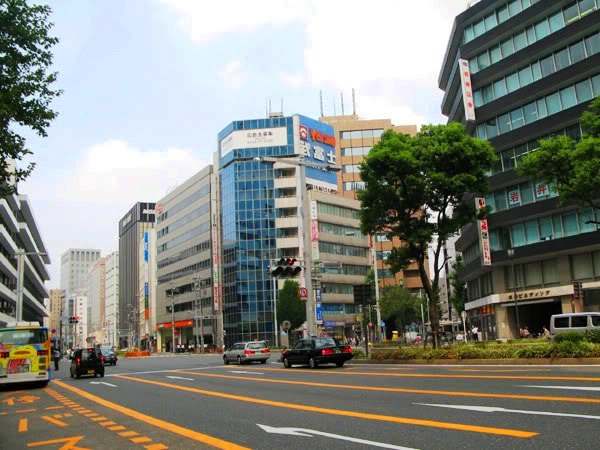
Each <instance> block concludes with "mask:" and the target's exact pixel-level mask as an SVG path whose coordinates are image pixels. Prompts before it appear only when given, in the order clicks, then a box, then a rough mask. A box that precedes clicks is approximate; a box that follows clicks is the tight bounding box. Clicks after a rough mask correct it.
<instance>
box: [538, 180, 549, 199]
mask: <svg viewBox="0 0 600 450" xmlns="http://www.w3.org/2000/svg"><path fill="white" fill-rule="evenodd" d="M549 194H550V189H549V187H548V185H547V184H546V183H544V182H543V181H540V182H539V183H536V184H535V197H536V198H544V197H548V195H549Z"/></svg>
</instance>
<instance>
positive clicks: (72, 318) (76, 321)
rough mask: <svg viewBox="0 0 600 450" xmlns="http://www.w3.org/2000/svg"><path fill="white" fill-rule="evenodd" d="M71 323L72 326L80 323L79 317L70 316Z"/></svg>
mask: <svg viewBox="0 0 600 450" xmlns="http://www.w3.org/2000/svg"><path fill="white" fill-rule="evenodd" d="M69 323H70V324H75V323H79V316H69Z"/></svg>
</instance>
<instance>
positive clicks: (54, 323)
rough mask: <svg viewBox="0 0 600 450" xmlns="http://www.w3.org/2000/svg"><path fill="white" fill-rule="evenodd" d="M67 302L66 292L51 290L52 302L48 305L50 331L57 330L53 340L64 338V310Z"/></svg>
mask: <svg viewBox="0 0 600 450" xmlns="http://www.w3.org/2000/svg"><path fill="white" fill-rule="evenodd" d="M64 301H65V292H64V291H63V290H61V289H51V290H50V302H49V304H48V312H49V313H50V315H49V318H48V329H49V330H51V331H52V330H56V332H55V333H54V334H53V335H52V338H53V339H54V338H56V339H57V340H58V339H59V338H60V336H62V329H61V328H62V317H61V316H62V308H63V304H64Z"/></svg>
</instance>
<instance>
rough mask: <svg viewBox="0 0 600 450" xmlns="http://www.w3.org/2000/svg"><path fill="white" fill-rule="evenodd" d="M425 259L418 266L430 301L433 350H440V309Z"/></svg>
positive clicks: (418, 262)
mask: <svg viewBox="0 0 600 450" xmlns="http://www.w3.org/2000/svg"><path fill="white" fill-rule="evenodd" d="M424 261H425V260H424V259H423V260H421V259H419V260H417V265H418V267H419V276H420V277H421V283H423V289H424V290H425V294H426V295H427V298H428V299H429V321H430V324H431V332H432V343H433V348H439V346H440V342H439V336H438V333H437V331H438V329H439V328H440V320H439V318H438V308H437V293H436V292H435V291H434V289H433V287H432V285H431V281H430V280H429V277H428V276H427V272H426V271H425V263H424ZM434 286H437V280H436V279H435V278H434ZM423 339H424V340H425V341H426V340H427V339H426V336H423Z"/></svg>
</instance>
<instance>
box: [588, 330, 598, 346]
mask: <svg viewBox="0 0 600 450" xmlns="http://www.w3.org/2000/svg"><path fill="white" fill-rule="evenodd" d="M585 338H586V339H587V341H588V342H592V343H593V344H600V330H587V331H586V332H585Z"/></svg>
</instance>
